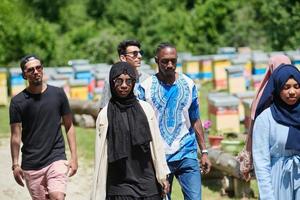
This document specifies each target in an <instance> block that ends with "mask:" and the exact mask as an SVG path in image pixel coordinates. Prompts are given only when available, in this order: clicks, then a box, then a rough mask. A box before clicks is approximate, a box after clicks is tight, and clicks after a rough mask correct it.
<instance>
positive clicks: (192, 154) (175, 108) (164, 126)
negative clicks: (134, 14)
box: [141, 43, 211, 200]
mask: <svg viewBox="0 0 300 200" xmlns="http://www.w3.org/2000/svg"><path fill="white" fill-rule="evenodd" d="M155 61H156V63H157V65H158V69H159V72H158V73H157V74H155V75H153V76H151V77H149V78H148V79H146V80H145V81H144V82H142V84H141V86H142V88H141V89H142V91H141V94H143V95H142V96H143V98H142V99H144V100H146V101H147V102H149V103H150V104H151V105H152V106H153V108H154V110H155V112H156V116H157V120H158V122H159V128H160V132H161V136H162V139H163V141H164V147H165V152H166V158H167V163H168V166H169V168H170V171H171V174H170V176H169V182H170V184H171V188H172V181H173V178H174V175H175V177H176V178H177V179H178V181H179V183H180V185H181V188H182V191H183V195H184V199H188V200H199V199H201V173H200V166H199V162H198V157H197V143H198V145H199V147H200V150H201V152H202V154H201V168H202V170H203V173H208V172H209V171H210V167H211V163H210V161H209V160H208V157H207V149H206V146H205V141H204V136H203V128H202V123H201V120H200V117H199V104H198V95H197V89H196V86H195V84H194V82H193V80H192V79H190V78H188V77H187V76H186V75H184V74H178V73H176V72H175V70H176V63H177V51H176V48H175V47H174V46H173V45H171V44H168V43H161V44H160V45H159V46H158V47H157V50H156V56H155ZM170 193H171V190H170ZM168 196H169V198H170V196H171V195H170V194H169V195H168Z"/></svg>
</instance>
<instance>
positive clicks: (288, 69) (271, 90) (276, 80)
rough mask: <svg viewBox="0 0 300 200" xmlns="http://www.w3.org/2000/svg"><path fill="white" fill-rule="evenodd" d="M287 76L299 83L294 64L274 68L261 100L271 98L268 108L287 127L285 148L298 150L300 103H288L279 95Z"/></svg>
mask: <svg viewBox="0 0 300 200" xmlns="http://www.w3.org/2000/svg"><path fill="white" fill-rule="evenodd" d="M289 78H293V79H295V80H296V81H297V83H298V84H300V72H299V70H298V69H297V68H296V67H295V66H293V65H290V64H283V65H280V66H279V67H278V68H276V69H275V70H274V72H273V73H272V75H271V76H270V79H269V81H268V84H267V85H266V88H265V90H264V93H263V95H262V98H261V100H263V99H265V100H266V101H269V100H268V99H272V104H271V105H270V108H271V113H272V116H273V118H274V119H275V121H276V122H278V123H279V124H283V125H285V126H288V127H289V132H288V138H287V141H286V146H285V148H286V149H292V150H298V151H300V103H299V101H298V102H297V103H295V104H294V105H288V104H286V103H285V102H284V101H283V100H282V99H281V97H280V92H281V90H282V89H283V86H284V85H285V83H286V82H287V81H288V79H289ZM271 96H272V98H270V97H271ZM260 103H261V104H263V103H264V102H263V101H262V102H260Z"/></svg>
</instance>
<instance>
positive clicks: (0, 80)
mask: <svg viewBox="0 0 300 200" xmlns="http://www.w3.org/2000/svg"><path fill="white" fill-rule="evenodd" d="M0 86H7V75H6V72H1V71H0Z"/></svg>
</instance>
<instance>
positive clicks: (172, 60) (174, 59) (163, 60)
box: [160, 58, 177, 65]
mask: <svg viewBox="0 0 300 200" xmlns="http://www.w3.org/2000/svg"><path fill="white" fill-rule="evenodd" d="M160 62H161V63H162V64H164V65H167V64H169V62H171V63H172V64H173V65H176V63H177V58H172V59H165V58H163V59H161V60H160Z"/></svg>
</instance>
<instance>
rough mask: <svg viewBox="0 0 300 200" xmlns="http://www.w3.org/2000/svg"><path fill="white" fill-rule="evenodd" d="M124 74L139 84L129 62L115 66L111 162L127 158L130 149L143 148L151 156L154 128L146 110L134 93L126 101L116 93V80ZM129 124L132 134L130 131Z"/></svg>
mask: <svg viewBox="0 0 300 200" xmlns="http://www.w3.org/2000/svg"><path fill="white" fill-rule="evenodd" d="M121 74H127V75H129V76H130V78H131V79H134V80H136V73H135V71H134V69H133V68H132V67H131V66H130V65H129V64H128V63H126V62H118V63H116V64H114V65H113V66H112V68H111V70H110V73H109V84H110V90H111V94H112V97H111V99H110V101H109V103H108V110H107V118H108V130H107V140H108V162H109V163H112V162H115V161H117V160H120V159H123V158H127V157H128V154H129V151H128V145H132V146H139V147H140V148H141V149H142V150H143V152H148V151H149V150H150V149H149V148H150V147H149V143H150V141H151V133H150V127H149V124H148V120H147V117H146V114H145V112H144V110H143V109H142V107H141V105H140V104H139V102H138V100H137V99H136V96H135V95H134V93H133V88H134V83H135V81H134V82H133V84H132V89H131V91H130V93H129V94H128V95H127V96H126V97H120V96H119V95H118V94H117V92H116V90H115V84H114V79H115V78H117V77H118V76H120V75H121ZM124 112H125V113H126V116H127V119H128V121H124V118H123V117H122V114H124ZM126 124H128V127H129V130H128V129H127V128H126Z"/></svg>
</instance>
